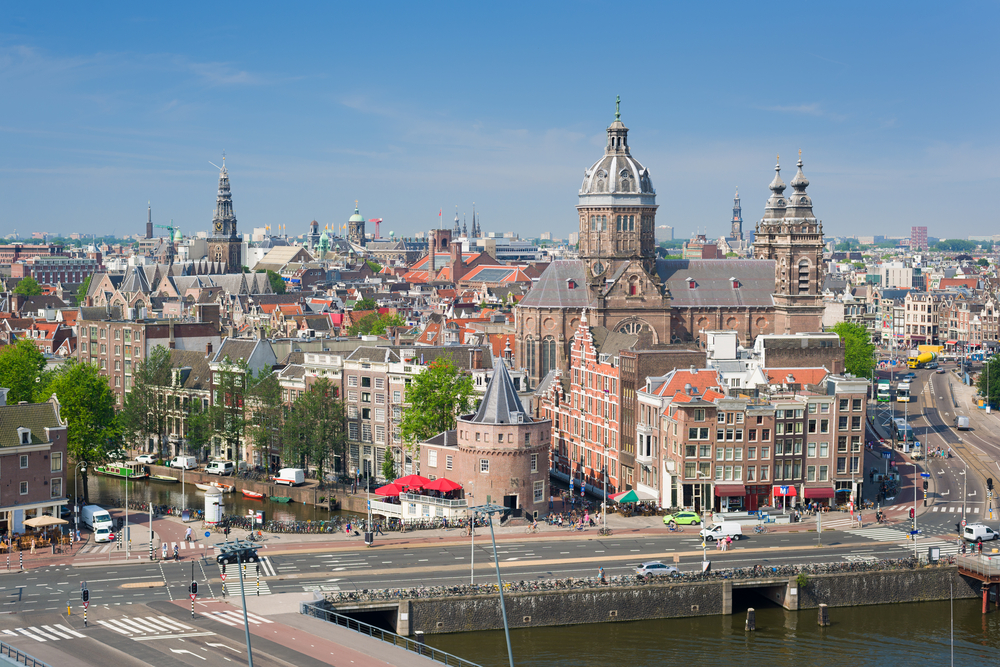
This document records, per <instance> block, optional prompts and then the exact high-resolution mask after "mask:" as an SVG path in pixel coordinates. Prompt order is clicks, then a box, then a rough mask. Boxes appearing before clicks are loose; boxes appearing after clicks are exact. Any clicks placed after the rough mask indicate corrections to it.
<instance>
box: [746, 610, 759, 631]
mask: <svg viewBox="0 0 1000 667" xmlns="http://www.w3.org/2000/svg"><path fill="white" fill-rule="evenodd" d="M756 629H757V612H755V611H754V609H753V607H750V608H749V609H747V628H746V631H747V632H753V631H754V630H756Z"/></svg>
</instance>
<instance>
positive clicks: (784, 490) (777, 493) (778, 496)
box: [771, 484, 799, 511]
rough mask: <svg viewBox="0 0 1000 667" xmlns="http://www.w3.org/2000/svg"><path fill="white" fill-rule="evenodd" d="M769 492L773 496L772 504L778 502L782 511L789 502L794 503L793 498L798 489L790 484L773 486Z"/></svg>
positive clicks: (786, 507)
mask: <svg viewBox="0 0 1000 667" xmlns="http://www.w3.org/2000/svg"><path fill="white" fill-rule="evenodd" d="M771 493H772V495H773V496H774V501H773V503H772V504H774V505H775V506H777V505H779V504H780V505H781V509H782V511H787V510H788V506H789V504H791V505H795V498H796V496H798V495H799V491H798V489H796V488H795V486H793V485H791V484H789V485H787V486H773V487H771ZM789 498H791V502H789V500H788V499H789Z"/></svg>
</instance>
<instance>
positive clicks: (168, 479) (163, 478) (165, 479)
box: [149, 475, 180, 484]
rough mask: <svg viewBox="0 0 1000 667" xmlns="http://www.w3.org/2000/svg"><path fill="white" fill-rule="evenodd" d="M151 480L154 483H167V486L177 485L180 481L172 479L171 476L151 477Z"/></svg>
mask: <svg viewBox="0 0 1000 667" xmlns="http://www.w3.org/2000/svg"><path fill="white" fill-rule="evenodd" d="M149 478H150V479H151V480H153V481H154V482H165V483H167V484H176V483H177V482H178V481H180V480H178V479H177V478H176V477H171V476H170V475H150V476H149Z"/></svg>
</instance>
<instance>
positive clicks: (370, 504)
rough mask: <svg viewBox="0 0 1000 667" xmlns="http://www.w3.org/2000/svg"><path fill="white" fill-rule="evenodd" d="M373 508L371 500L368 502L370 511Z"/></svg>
mask: <svg viewBox="0 0 1000 667" xmlns="http://www.w3.org/2000/svg"><path fill="white" fill-rule="evenodd" d="M371 508H372V501H370V500H369V501H368V509H371Z"/></svg>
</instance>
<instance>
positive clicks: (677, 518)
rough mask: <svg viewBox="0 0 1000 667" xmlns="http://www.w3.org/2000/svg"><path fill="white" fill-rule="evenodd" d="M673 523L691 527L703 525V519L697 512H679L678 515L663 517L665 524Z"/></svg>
mask: <svg viewBox="0 0 1000 667" xmlns="http://www.w3.org/2000/svg"><path fill="white" fill-rule="evenodd" d="M671 521H673V522H674V523H676V524H677V525H680V526H683V525H685V524H687V525H689V526H690V525H694V524H698V523H701V517H700V516H699V515H698V513H697V512H678V513H677V514H667V515H666V516H664V517H663V523H665V524H669V523H670V522H671Z"/></svg>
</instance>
